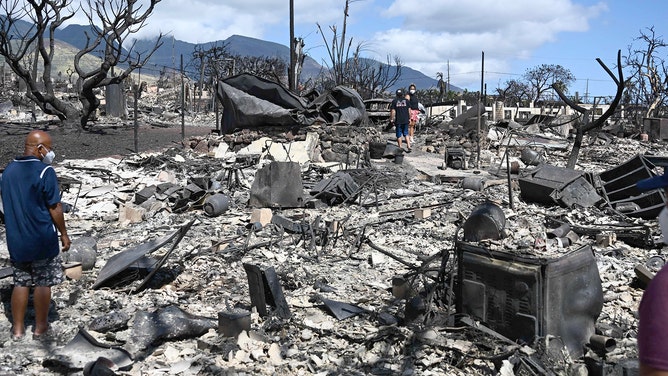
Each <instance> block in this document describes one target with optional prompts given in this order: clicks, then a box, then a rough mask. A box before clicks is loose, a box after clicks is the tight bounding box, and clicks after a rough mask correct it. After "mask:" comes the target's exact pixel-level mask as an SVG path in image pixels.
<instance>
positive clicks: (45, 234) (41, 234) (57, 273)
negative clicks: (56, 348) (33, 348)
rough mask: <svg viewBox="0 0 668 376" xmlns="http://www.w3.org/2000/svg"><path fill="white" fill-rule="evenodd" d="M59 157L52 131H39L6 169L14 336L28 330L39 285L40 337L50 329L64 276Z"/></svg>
mask: <svg viewBox="0 0 668 376" xmlns="http://www.w3.org/2000/svg"><path fill="white" fill-rule="evenodd" d="M54 157H55V153H54V151H53V146H52V144H51V136H49V134H48V133H46V132H44V131H41V130H35V131H32V132H30V133H29V134H28V136H27V137H26V140H25V148H24V151H23V155H22V156H20V157H16V158H15V159H14V160H13V161H12V162H10V163H9V165H7V168H5V171H4V172H3V173H2V180H1V181H0V187H1V189H0V192H1V194H2V202H3V208H4V213H5V230H6V231H5V232H6V236H7V248H8V249H9V258H10V260H11V262H12V267H13V269H14V289H13V291H12V299H11V306H12V320H13V326H12V338H14V339H19V338H21V337H23V335H24V334H25V323H24V319H25V314H26V310H27V307H28V299H29V296H30V288H31V287H34V293H33V305H34V306H35V327H34V328H33V337H34V338H39V337H40V336H42V335H43V334H45V333H46V331H47V330H48V328H49V323H48V314H49V306H50V304H51V286H55V285H57V284H59V283H61V282H62V281H63V280H64V276H63V270H62V265H61V260H60V250H59V245H58V233H60V244H61V245H62V251H63V252H66V251H67V250H68V249H69V248H70V245H71V241H70V238H69V236H68V235H67V229H66V227H65V218H64V216H63V208H62V205H61V203H60V191H59V189H58V178H57V177H56V172H55V171H54V169H53V167H51V166H50V164H51V162H53V159H54Z"/></svg>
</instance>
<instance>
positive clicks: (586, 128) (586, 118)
mask: <svg viewBox="0 0 668 376" xmlns="http://www.w3.org/2000/svg"><path fill="white" fill-rule="evenodd" d="M621 59H622V51H621V50H619V51H617V74H618V75H619V78H618V77H617V76H615V75H614V74H613V73H612V71H610V69H608V67H607V66H606V65H605V63H603V61H602V60H601V59H600V58H597V59H596V61H598V63H599V64H600V65H601V67H603V69H605V71H606V72H608V75H610V77H612V80H613V81H614V82H615V84H616V85H617V92H616V93H615V98H614V99H613V100H612V103H610V107H608V110H607V111H605V112H604V113H603V115H601V116H600V117H599V118H597V119H594V118H593V113H592V111H591V110H588V109H586V108H584V107H582V106H580V105H578V104H577V103H575V102H574V101H572V100H571V99H569V98H568V97H566V95H565V94H564V93H563V91H562V90H561V88H560V87H559V85H557V84H553V85H552V88H553V89H554V90H555V91H556V92H557V94H558V95H559V98H561V100H563V101H564V102H566V104H567V105H569V106H570V107H571V108H573V109H574V110H576V111H577V112H579V113H580V114H581V116H580V117H579V118H578V120H577V121H576V125H575V131H576V133H575V140H574V142H573V149H572V150H571V154H570V156H569V157H568V162H567V164H566V167H568V168H575V164H576V163H577V161H578V155H579V153H580V147H581V146H582V139H583V138H584V134H585V133H587V132H590V131H593V130H596V129H600V128H601V127H602V126H603V125H604V124H605V121H606V120H607V119H608V118H609V117H610V116H611V115H612V114H613V113H614V112H615V110H616V109H617V106H618V105H619V102H620V101H621V99H622V94H623V93H624V88H625V84H624V74H623V72H622V64H621V62H622V61H621Z"/></svg>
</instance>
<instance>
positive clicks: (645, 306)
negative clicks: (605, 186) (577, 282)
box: [636, 174, 668, 376]
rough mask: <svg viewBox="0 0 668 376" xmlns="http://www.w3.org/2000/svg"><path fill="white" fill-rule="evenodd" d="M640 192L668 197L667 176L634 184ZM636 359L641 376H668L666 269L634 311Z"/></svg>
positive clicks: (662, 217) (667, 219)
mask: <svg viewBox="0 0 668 376" xmlns="http://www.w3.org/2000/svg"><path fill="white" fill-rule="evenodd" d="M636 188H638V190H640V191H649V190H652V189H663V190H664V192H665V193H666V195H668V175H667V174H663V175H660V176H655V177H652V178H649V179H644V180H641V181H639V182H638V183H636ZM658 222H659V227H660V228H661V233H662V235H663V242H664V243H666V244H668V205H667V206H664V208H663V210H662V211H661V213H660V214H659V217H658ZM638 314H639V321H638V358H639V361H640V375H641V376H668V321H667V320H666V318H668V265H666V266H664V267H663V268H661V270H660V271H659V272H658V273H657V274H656V275H655V276H654V278H652V280H651V281H650V283H649V285H647V288H646V289H645V292H644V293H643V296H642V300H641V301H640V306H639V308H638Z"/></svg>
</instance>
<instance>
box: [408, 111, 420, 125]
mask: <svg viewBox="0 0 668 376" xmlns="http://www.w3.org/2000/svg"><path fill="white" fill-rule="evenodd" d="M409 111H410V113H411V125H413V126H414V125H415V123H417V121H418V114H419V113H420V110H409Z"/></svg>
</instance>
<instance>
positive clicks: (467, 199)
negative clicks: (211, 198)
mask: <svg viewBox="0 0 668 376" xmlns="http://www.w3.org/2000/svg"><path fill="white" fill-rule="evenodd" d="M491 130H492V131H493V132H490V135H492V134H493V135H494V136H493V137H492V136H490V137H489V138H487V140H486V145H485V148H484V150H483V152H482V154H481V160H480V162H481V166H482V168H480V170H475V169H471V170H469V172H470V173H475V171H478V172H479V173H485V171H486V172H490V171H491V172H494V171H496V170H497V167H498V166H500V164H501V163H502V159H503V155H504V152H506V147H505V145H507V142H506V141H505V140H504V139H503V137H497V136H498V135H499V134H503V133H504V130H503V129H497V128H495V127H491ZM464 136H465V135H462V134H461V130H460V131H459V133H457V132H453V131H452V130H451V131H449V132H448V131H447V130H443V128H442V127H440V126H439V127H434V128H427V129H424V130H422V131H421V132H419V133H418V135H417V137H416V138H417V140H418V141H417V147H416V148H414V151H413V153H412V154H407V155H406V156H405V158H404V160H403V163H402V164H396V163H393V162H392V160H389V159H372V160H369V159H368V158H365V155H364V150H365V145H366V144H367V143H368V142H370V141H381V142H382V141H385V140H386V139H387V140H391V139H392V135H391V134H390V133H382V132H381V131H379V130H377V129H373V128H357V127H355V128H353V127H346V126H322V127H309V129H306V130H303V131H302V130H300V131H299V132H297V134H296V135H293V134H291V133H286V132H285V130H266V131H260V130H253V131H250V130H242V131H237V132H235V133H233V134H230V135H224V136H211V137H208V138H205V139H190V140H186V142H184V146H183V147H182V148H169V149H166V150H164V152H161V153H141V154H134V155H130V156H127V157H124V158H120V157H119V158H112V157H109V158H101V159H96V160H65V161H62V162H60V163H59V164H58V165H57V166H56V170H57V173H58V176H59V177H60V178H61V179H62V180H63V181H68V182H70V183H71V184H69V186H68V187H67V189H66V190H65V191H64V192H63V201H64V202H66V203H68V204H70V205H72V210H70V211H69V212H68V213H67V214H66V220H67V224H68V228H69V231H70V236H71V237H72V239H73V242H74V244H75V245H76V244H77V240H78V239H84V238H91V237H92V238H93V239H95V240H96V241H97V244H96V249H97V250H96V260H95V263H94V265H93V266H92V268H88V270H84V271H83V273H82V276H81V278H79V279H77V280H75V279H68V280H67V281H66V282H64V283H63V284H62V285H59V286H57V287H54V288H53V302H52V311H51V314H50V318H51V321H52V324H51V328H50V332H51V335H50V337H49V338H48V339H45V340H40V341H37V340H33V339H30V338H25V339H23V340H20V341H17V342H14V341H12V340H11V339H10V337H9V330H10V325H11V324H10V322H9V321H8V320H2V321H0V346H2V347H3V348H5V349H6V351H3V352H2V353H0V374H23V375H38V374H39V375H51V374H53V375H56V374H84V371H83V370H82V369H71V370H63V369H58V368H57V367H54V366H53V365H52V363H53V362H49V361H48V360H49V359H53V357H54V354H55V353H56V350H57V349H59V348H62V347H64V346H65V345H66V344H67V343H68V342H69V341H70V340H71V339H72V338H74V336H75V335H76V334H77V333H78V331H79V330H80V329H81V328H83V329H85V330H87V331H88V332H89V333H90V334H91V335H92V336H93V337H94V338H95V339H97V340H98V341H99V342H102V343H105V344H109V345H115V346H120V347H122V348H125V349H126V350H129V349H132V350H133V351H131V354H132V355H133V356H134V359H133V361H134V363H133V364H132V366H131V367H130V368H129V369H122V370H118V369H116V370H115V371H114V372H115V373H116V374H119V375H270V374H281V375H326V374H350V375H362V374H390V375H444V374H447V375H473V374H480V375H488V374H503V375H514V374H515V371H517V370H518V367H519V368H521V367H528V364H531V362H532V360H531V359H534V360H535V359H538V360H539V361H540V362H541V363H540V364H542V367H544V370H545V371H546V374H559V375H572V374H586V368H585V362H584V361H583V360H582V359H570V358H569V357H568V356H563V357H561V358H555V357H552V356H548V355H547V353H546V352H545V351H544V346H542V343H543V342H542V341H541V339H538V340H537V341H536V343H535V344H533V345H532V346H527V345H521V344H520V345H518V344H510V343H507V342H504V341H502V340H500V339H498V338H495V337H494V336H491V335H489V334H486V333H485V332H483V331H480V330H476V329H475V328H472V327H469V326H453V325H452V324H453V322H452V321H451V314H454V306H450V305H449V304H448V302H449V301H450V299H451V296H450V294H448V292H447V289H448V286H447V283H449V277H447V276H449V275H451V274H452V273H453V272H454V271H455V270H456V266H455V265H454V264H453V261H452V260H453V256H452V252H453V250H454V244H455V239H456V237H457V236H459V235H461V232H460V231H461V226H462V223H463V222H464V220H465V219H466V218H467V216H468V215H469V214H470V213H471V211H472V210H473V209H474V208H475V207H476V206H477V205H478V204H481V203H483V202H486V201H494V202H496V203H498V204H500V205H501V207H502V208H503V211H504V214H505V215H506V218H507V223H506V229H505V235H506V236H505V237H504V238H503V239H501V240H495V241H490V242H488V243H486V245H488V246H489V247H490V248H491V249H505V250H516V251H519V250H521V249H522V244H524V245H527V244H528V246H533V245H535V244H538V243H540V242H542V243H541V244H542V247H541V248H540V249H539V252H543V253H541V254H542V255H544V256H546V257H547V256H550V255H555V254H560V253H561V252H564V251H565V249H564V248H563V247H561V246H560V245H559V244H556V243H554V242H550V241H548V240H549V239H548V236H547V234H546V232H547V231H548V230H547V228H546V222H547V219H548V218H559V219H560V220H565V221H567V222H570V223H575V224H578V225H581V226H592V227H593V226H601V227H603V228H605V226H610V225H611V224H615V223H618V222H619V221H620V220H623V221H626V222H630V223H633V224H637V225H645V226H648V228H650V229H651V230H652V233H653V236H654V237H655V238H657V236H658V234H657V231H658V230H657V229H656V223H655V221H643V220H639V219H629V218H620V217H619V215H618V214H615V213H612V212H609V211H606V210H605V209H604V208H599V207H593V208H574V209H566V208H562V207H558V206H552V207H546V206H541V205H537V204H533V203H527V202H524V201H523V200H522V199H521V197H520V194H519V193H520V192H519V188H518V187H517V184H516V183H515V184H513V185H512V187H513V191H512V194H513V196H514V197H513V199H514V208H513V209H511V208H510V207H509V193H508V185H507V184H489V185H486V186H485V187H484V188H483V189H481V190H479V191H476V190H471V189H464V188H463V187H462V186H461V180H460V179H446V178H442V177H443V176H447V174H448V172H451V173H453V174H457V173H459V171H452V170H451V171H448V170H444V171H442V172H441V174H440V175H439V176H440V177H439V176H435V175H434V173H433V171H434V169H429V168H428V166H427V165H428V164H431V165H432V166H438V165H440V163H441V162H442V161H443V153H444V149H445V148H446V147H447V144H448V143H453V142H454V143H456V144H457V145H460V146H462V147H464V148H465V149H467V150H469V151H470V150H475V148H471V145H470V143H468V141H466V140H467V137H464ZM262 137H266V138H262ZM257 140H261V141H257ZM563 141H564V139H563V138H561V139H559V138H557V139H556V140H555V143H558V142H563ZM586 141H587V142H588V144H587V147H586V148H583V150H582V153H581V155H580V162H579V164H578V166H577V169H581V170H586V171H589V172H593V173H595V172H600V171H603V170H605V169H607V168H610V167H612V166H614V165H616V164H619V163H623V162H624V161H625V160H627V159H628V158H630V157H632V156H633V155H636V154H643V153H655V154H657V153H660V152H661V151H662V150H663V145H662V144H657V143H647V142H640V141H637V140H635V139H632V138H617V137H616V136H610V137H606V138H599V137H596V135H593V136H589V137H588V138H586ZM300 142H301V144H299V143H300ZM270 144H271V145H270ZM277 150H282V151H284V153H283V154H282V155H281V153H280V152H279V151H277ZM518 150H519V149H517V148H515V149H513V148H509V149H508V152H509V154H510V158H511V161H513V162H517V163H518V164H519V165H520V168H521V169H525V168H529V167H530V166H526V165H524V163H522V161H521V160H520V159H519V151H518ZM542 152H543V153H544V155H543V158H544V159H545V160H546V161H548V162H549V163H551V164H554V165H558V166H564V165H565V162H566V160H567V158H568V149H563V148H561V147H554V148H545V149H543V151H542ZM291 153H293V154H292V155H291ZM286 155H291V156H290V160H293V161H299V162H300V165H301V166H302V171H303V175H302V176H303V179H304V185H305V191H308V188H309V187H312V186H314V185H315V184H316V183H318V182H319V181H321V180H323V179H325V178H327V177H330V176H332V174H334V173H336V172H337V171H346V172H349V173H350V174H351V176H352V177H353V178H354V179H355V181H356V182H357V183H358V184H359V185H360V186H361V187H362V189H361V193H360V195H359V197H357V198H356V199H355V200H354V201H353V200H350V201H348V202H345V203H342V204H338V205H335V206H329V205H326V204H324V203H322V202H318V200H306V201H307V203H308V204H307V205H306V206H305V207H303V208H273V209H271V214H272V215H273V216H277V215H280V216H284V217H286V218H288V219H290V220H292V221H295V222H297V223H307V224H310V225H311V226H313V227H312V230H313V231H312V233H311V234H310V236H307V235H308V234H306V235H305V234H300V233H292V232H290V231H287V230H286V229H285V228H282V227H280V226H277V225H275V224H273V223H272V222H271V220H270V219H267V214H268V213H266V209H264V210H265V212H264V213H263V214H261V213H259V212H257V211H256V209H254V208H251V207H248V205H247V202H248V199H249V189H250V187H251V185H252V182H253V176H254V174H255V172H256V171H257V170H258V169H259V168H260V167H261V166H262V165H263V164H265V163H268V162H269V161H271V160H281V159H285V158H286ZM504 169H505V166H504ZM504 169H501V171H502V172H505V171H504ZM436 171H437V169H436ZM231 175H235V176H231ZM202 177H205V178H207V179H211V181H210V182H209V183H210V184H211V186H212V187H213V188H214V189H215V190H216V191H218V192H222V193H224V194H225V195H227V196H228V197H229V208H228V209H227V210H226V211H225V212H224V213H223V214H222V215H219V216H215V217H212V216H207V215H206V214H205V213H204V211H203V210H202V205H201V203H200V202H197V201H188V202H187V203H185V204H183V202H180V201H179V200H178V198H179V197H182V195H183V194H184V192H185V190H186V189H187V188H185V187H188V186H189V184H192V183H193V181H197V179H198V178H202ZM496 179H505V174H502V175H500V176H498V177H496ZM232 183H234V184H232ZM365 184H366V185H365ZM151 186H155V187H158V190H159V189H161V188H160V187H170V188H174V189H173V190H172V191H171V192H169V193H167V192H165V191H163V192H162V193H158V194H155V195H153V196H152V197H150V198H148V199H147V200H146V201H144V202H141V203H136V198H137V194H138V193H139V192H141V191H142V189H145V188H147V187H151ZM166 189H167V190H169V188H166ZM193 192H194V191H193ZM191 193H192V192H191ZM305 196H306V197H308V194H306V195H305ZM260 218H261V219H260ZM191 220H194V224H193V225H192V227H191V228H190V229H189V231H188V232H187V233H186V235H185V236H184V238H183V239H182V240H181V241H180V243H179V244H178V247H176V249H174V252H173V253H172V254H171V255H169V257H168V258H167V260H166V263H165V264H164V265H163V266H162V267H161V268H160V270H159V271H158V272H157V273H156V274H155V275H154V277H153V279H152V280H151V282H150V283H149V286H148V287H147V288H146V289H143V290H141V291H138V292H136V291H134V288H135V287H136V286H137V285H138V284H139V283H141V281H142V280H143V276H142V275H140V273H141V270H140V271H131V272H128V273H125V274H124V275H123V276H122V278H120V280H117V281H115V285H113V286H105V287H102V288H100V289H96V290H93V289H91V285H92V284H93V283H94V282H95V280H96V278H97V275H98V272H99V271H100V269H101V268H102V267H103V266H104V265H105V263H106V262H107V261H108V260H109V258H110V257H112V256H114V255H116V254H118V253H119V252H122V251H125V250H127V249H128V248H130V247H133V246H136V245H138V244H142V243H146V242H148V241H150V240H153V239H157V238H160V237H162V236H165V235H167V234H169V233H170V232H172V231H174V230H176V229H178V228H179V227H180V226H182V225H184V224H185V223H187V222H189V221H191ZM255 222H260V223H261V224H260V225H259V226H254V225H252V224H253V223H255ZM316 224H317V226H316ZM1 231H2V234H0V235H1V236H0V239H1V240H0V256H1V257H2V260H3V262H4V263H5V265H8V262H9V261H8V255H7V251H6V244H5V243H4V241H5V237H4V227H2V230H1ZM527 242H528V243H527ZM577 243H578V244H591V245H592V247H593V249H594V252H595V256H596V260H597V264H598V268H599V273H600V276H601V280H602V284H603V290H604V307H603V312H602V313H601V316H600V317H599V319H598V322H597V328H599V329H600V330H601V334H603V335H605V336H609V337H612V338H614V339H615V340H616V343H617V347H616V349H615V350H613V351H612V352H610V353H608V354H606V356H605V362H606V364H607V365H609V366H610V367H613V366H615V365H619V364H626V363H627V362H631V363H632V362H633V361H634V360H635V359H636V357H637V350H636V340H635V337H636V331H637V308H638V304H639V301H640V298H641V296H642V292H643V290H642V286H641V285H640V284H639V283H638V281H637V278H636V275H635V272H634V268H635V267H636V266H637V265H640V264H642V265H644V264H646V262H647V261H648V260H649V259H650V258H652V257H655V260H656V257H659V258H661V257H662V252H661V251H662V250H661V248H657V247H654V248H647V247H637V246H632V245H629V244H626V243H624V242H622V241H620V240H619V239H615V238H614V237H607V238H605V239H603V238H601V237H600V236H597V235H594V236H580V237H579V239H578V240H577ZM518 244H519V245H520V247H518ZM168 249H169V247H168V246H167V247H162V248H160V249H158V250H157V251H156V252H155V254H154V256H156V257H161V256H163V255H164V254H165V252H166V251H167V250H168ZM534 252H536V250H534ZM446 254H450V255H451V257H450V258H449V261H448V262H447V263H444V264H442V260H443V255H446ZM244 264H253V265H258V266H261V267H274V268H275V270H276V273H277V274H278V277H279V280H280V283H281V286H282V289H283V293H284V294H285V298H286V301H287V304H288V306H289V308H290V312H291V314H292V315H291V317H290V318H288V319H286V318H280V317H278V316H276V315H269V316H265V317H261V316H260V315H259V314H258V313H257V312H256V311H255V310H254V309H253V308H252V307H251V301H250V295H249V284H248V279H247V276H246V273H245V272H244V267H243V265H244ZM650 266H651V267H652V270H654V271H656V270H657V265H650ZM658 266H660V265H658ZM441 273H443V274H441ZM444 275H445V276H446V277H445V278H444ZM398 276H402V277H403V278H405V279H406V280H408V281H410V282H411V284H410V286H409V287H408V290H407V291H408V293H406V294H405V298H404V297H396V296H395V295H393V290H394V292H395V294H396V293H397V291H398V290H397V286H393V279H395V278H396V277H398ZM0 283H2V288H1V289H0V291H1V292H2V297H3V302H5V312H6V316H7V317H9V295H10V294H11V278H5V279H4V280H0ZM434 285H437V286H439V288H436V289H434V288H432V287H433V286H434ZM393 287H394V288H393ZM425 292H429V293H428V294H427V295H426V296H425V295H424V294H421V293H425ZM323 298H324V299H329V300H333V301H338V302H343V303H347V304H351V305H354V306H356V307H359V308H361V309H362V311H363V312H362V313H359V314H355V315H353V316H352V317H350V318H346V319H344V320H337V319H336V317H335V316H333V315H332V314H331V313H330V312H329V311H328V310H327V308H326V306H325V305H324V304H323ZM169 306H175V307H179V308H180V309H181V310H183V311H185V312H187V313H189V314H191V315H195V316H201V317H207V318H211V319H217V318H218V317H219V313H220V312H230V311H232V310H241V311H250V312H251V313H250V330H248V331H241V333H240V334H239V335H238V337H236V338H235V337H225V336H223V335H222V334H221V333H220V332H219V331H218V330H216V329H215V328H214V329H210V330H209V331H208V332H206V333H204V334H203V335H199V336H189V337H188V336H186V338H182V339H169V340H161V341H159V342H158V343H152V344H149V345H148V348H147V349H145V350H143V351H141V350H142V349H141V348H140V349H136V347H137V344H136V343H133V338H134V335H135V334H136V333H134V332H133V325H134V321H133V319H134V318H135V317H136V316H137V315H138V314H144V313H146V312H149V313H151V312H155V311H156V310H158V309H161V308H165V307H169ZM30 314H31V310H30V309H29V317H28V319H27V320H28V323H29V322H30V320H31V318H30ZM110 315H111V316H110ZM27 330H28V331H30V330H31V328H27ZM140 347H141V346H140ZM587 356H588V357H590V358H593V359H599V357H597V355H595V354H593V351H590V352H589V353H588V354H587ZM95 360H96V359H90V361H91V362H93V361H95ZM97 366H99V367H102V366H100V365H97ZM514 367H515V371H513V368H514ZM525 369H526V368H525ZM87 372H88V373H89V374H90V372H91V371H90V370H89V371H87ZM100 374H102V373H100Z"/></svg>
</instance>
